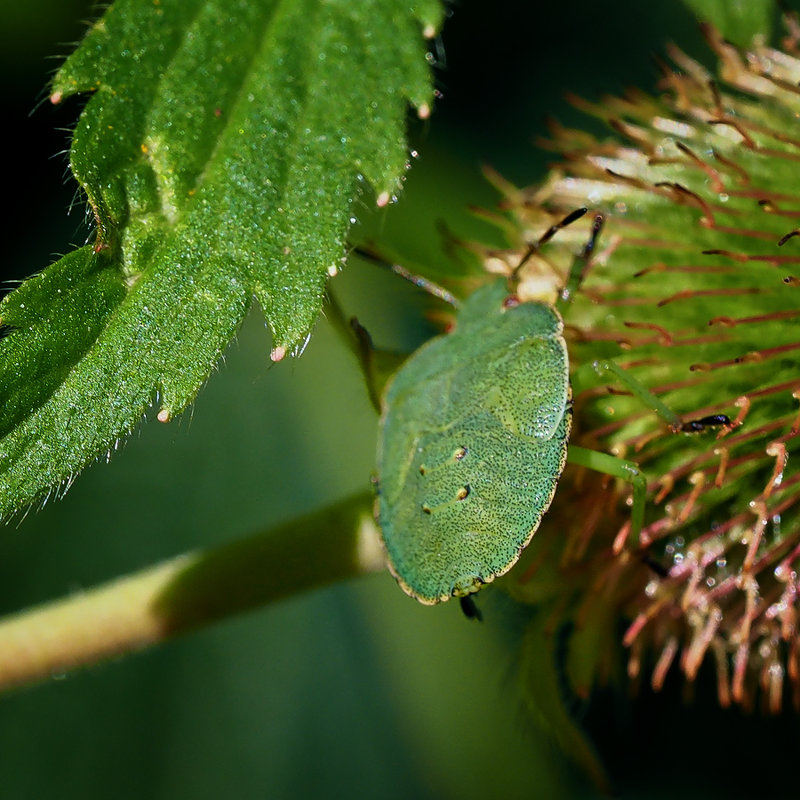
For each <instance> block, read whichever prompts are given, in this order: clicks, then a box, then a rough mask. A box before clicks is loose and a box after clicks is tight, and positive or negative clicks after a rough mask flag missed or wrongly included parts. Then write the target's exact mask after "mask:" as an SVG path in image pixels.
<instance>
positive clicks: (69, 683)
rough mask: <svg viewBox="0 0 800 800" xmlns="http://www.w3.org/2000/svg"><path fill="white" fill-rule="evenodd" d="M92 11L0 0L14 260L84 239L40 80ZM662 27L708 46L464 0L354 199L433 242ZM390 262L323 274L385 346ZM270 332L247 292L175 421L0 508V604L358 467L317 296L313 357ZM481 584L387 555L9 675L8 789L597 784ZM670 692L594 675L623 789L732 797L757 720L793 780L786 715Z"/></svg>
mask: <svg viewBox="0 0 800 800" xmlns="http://www.w3.org/2000/svg"><path fill="white" fill-rule="evenodd" d="M95 13H96V12H94V11H93V10H92V7H91V4H90V3H87V2H78V0H28V2H27V3H12V2H10V0H0V65H2V72H1V74H2V81H3V99H4V102H3V107H4V125H3V134H2V135H3V136H4V143H5V147H4V152H5V158H4V170H5V174H6V180H5V186H6V196H7V201H6V209H5V211H4V214H3V219H4V223H3V225H4V231H5V237H4V238H5V239H6V257H5V258H4V259H3V264H2V268H1V269H2V277H3V278H4V279H15V278H21V277H24V276H27V275H29V274H31V273H33V272H35V271H37V270H40V269H42V268H43V267H45V266H46V265H47V264H49V263H50V262H51V261H52V260H53V258H54V255H55V254H58V253H64V252H66V251H68V250H69V249H71V248H72V247H73V246H75V245H80V244H82V243H83V242H84V240H85V238H86V235H87V228H86V227H85V224H84V203H83V200H82V199H81V198H78V199H77V202H75V203H74V205H73V201H74V200H75V184H74V182H73V181H72V180H71V179H70V178H69V176H68V172H67V159H66V155H65V154H64V151H65V148H66V147H67V145H68V133H67V130H68V129H69V128H70V126H72V125H73V124H74V121H75V119H76V117H77V114H78V112H79V108H80V103H79V102H74V101H73V102H70V103H67V104H66V105H65V107H61V108H56V109H54V108H52V107H51V106H50V104H49V102H43V101H44V99H45V98H46V96H47V90H46V85H47V80H48V77H49V75H50V74H51V73H52V71H53V70H54V69H55V67H56V66H57V64H58V63H59V57H60V56H62V55H63V54H65V53H67V52H68V51H69V49H70V44H69V43H70V42H74V41H76V40H77V39H78V38H79V37H80V36H81V34H82V31H83V30H84V29H85V22H84V20H87V19H91V18H93V17H94V15H95ZM668 40H675V41H678V42H679V43H680V44H681V45H682V46H683V47H684V48H686V49H688V50H689V51H690V52H692V53H693V54H696V55H701V56H703V57H705V51H704V49H703V45H702V43H701V38H700V36H699V34H698V32H697V30H696V26H695V23H694V22H693V20H692V18H691V17H690V15H689V14H688V13H687V12H686V11H685V10H684V7H683V5H682V4H681V3H679V2H677V0H668V1H667V2H662V3H657V4H644V3H639V2H633V1H632V0H631V1H630V2H617V3H609V4H599V3H596V2H591V1H590V0H573V1H572V2H571V3H568V4H567V3H555V4H548V5H547V6H546V7H545V6H541V7H539V4H534V3H519V2H515V0H495V2H493V3H491V4H489V3H479V2H475V1H474V0H464V2H454V3H452V4H451V6H450V18H449V19H448V21H447V23H446V25H445V28H444V31H443V34H442V37H441V41H440V42H439V43H438V48H439V49H438V55H439V62H440V64H439V68H438V70H437V73H436V80H437V85H438V88H439V89H440V91H441V92H442V94H443V97H442V100H441V102H440V103H439V104H438V106H437V107H436V109H435V111H434V114H433V116H432V118H431V119H430V120H429V121H427V122H425V123H420V122H418V121H412V122H411V128H412V138H413V141H412V146H413V147H414V149H416V150H417V151H418V152H419V154H420V155H419V158H418V159H417V160H416V162H415V165H414V168H413V169H412V170H411V172H410V174H409V176H408V180H407V187H406V192H405V195H404V198H403V201H402V202H401V203H399V204H398V205H397V206H396V207H393V208H389V209H387V210H385V211H382V212H380V213H372V212H371V211H370V210H369V209H367V208H364V209H362V210H361V212H360V214H359V216H360V217H361V219H362V222H363V224H364V225H365V226H366V228H367V230H371V231H376V232H379V233H380V234H381V236H382V237H384V239H385V240H386V241H387V242H390V243H391V244H392V246H393V247H394V248H395V249H396V250H398V251H399V252H401V253H403V254H405V255H407V256H408V258H409V260H414V261H418V262H422V263H426V262H427V263H434V262H435V261H436V259H437V258H441V246H442V245H441V241H440V236H439V234H438V233H437V224H438V223H440V222H441V221H444V222H446V224H447V225H448V226H449V227H450V228H451V229H452V230H454V231H455V232H456V233H460V234H462V235H467V234H469V235H470V236H474V235H475V234H474V231H475V227H474V222H473V221H472V220H471V218H470V216H469V214H468V211H467V208H468V206H470V205H473V206H474V205H478V206H486V207H491V206H492V204H493V203H494V202H495V200H496V197H495V194H494V192H493V190H492V189H491V188H490V187H489V186H488V185H487V184H486V183H485V181H484V179H483V178H482V176H481V172H480V167H481V165H482V164H490V165H492V166H493V167H495V168H496V169H498V170H499V171H500V172H502V173H503V174H505V175H506V176H507V177H509V178H510V179H512V180H513V181H515V182H517V183H520V184H522V183H524V182H531V181H535V180H536V179H537V178H540V177H542V176H543V175H544V171H545V168H546V163H547V160H548V158H549V156H548V155H547V154H544V153H542V152H538V151H537V150H536V149H535V148H534V147H533V146H532V141H533V139H534V138H535V137H536V136H540V135H544V134H545V132H546V127H545V118H546V117H547V116H554V117H557V118H559V119H560V120H561V121H564V122H567V123H577V122H578V121H580V122H581V124H585V123H586V120H585V119H581V117H580V115H579V114H578V113H577V112H575V111H574V110H573V109H571V108H570V107H569V105H568V104H567V103H566V102H565V100H564V93H565V92H566V91H567V90H569V91H573V92H576V93H578V94H581V95H583V96H587V97H589V98H592V99H597V98H598V97H599V96H600V95H601V94H603V93H613V92H619V91H621V90H622V89H624V88H625V87H627V86H630V85H634V86H637V87H640V88H643V89H652V88H653V87H654V85H655V82H656V79H657V72H656V69H655V67H654V65H653V61H652V55H653V54H654V53H659V52H661V51H662V50H663V46H664V44H665V43H666V42H667V41H668ZM54 56H55V57H56V58H55V60H54V59H53V57H54ZM68 211H69V213H68ZM396 280H397V279H396V278H393V277H392V276H390V275H386V274H383V273H382V272H380V271H378V270H375V269H374V268H373V269H370V268H368V267H364V266H361V267H359V266H357V265H353V266H352V268H348V269H347V270H345V272H344V274H343V275H342V276H341V277H340V278H337V284H336V286H337V291H338V292H339V296H340V299H341V300H342V302H343V303H344V305H345V307H346V309H347V310H348V312H350V313H355V314H357V315H358V316H359V318H360V319H361V321H362V323H363V324H365V325H366V326H367V328H368V329H369V330H370V332H371V333H372V334H373V337H374V338H375V339H376V341H377V342H378V343H380V344H388V343H391V344H393V345H395V346H406V347H411V346H413V345H415V344H417V343H419V342H420V341H422V339H423V338H424V337H425V336H427V335H429V333H430V331H431V329H430V328H429V327H426V325H427V323H425V322H424V318H423V315H422V313H421V310H420V308H421V304H420V297H419V293H418V292H417V290H415V289H414V288H413V287H411V286H408V287H404V288H402V289H400V290H397V286H396ZM398 297H399V298H400V299H398ZM269 349H270V342H269V337H268V334H267V332H266V331H265V328H264V324H263V320H261V319H259V317H258V315H257V314H252V315H251V316H250V317H249V318H248V320H247V321H246V323H245V324H244V326H243V328H242V330H241V332H240V334H239V336H238V338H237V340H236V342H235V343H234V344H233V345H232V346H231V348H230V350H229V352H228V353H227V355H226V358H225V360H224V362H223V363H222V364H221V365H220V368H219V371H218V372H217V373H216V374H214V375H213V376H212V378H211V379H210V381H209V383H208V386H207V387H206V388H205V389H204V390H203V391H202V392H201V394H200V396H199V398H198V399H197V401H196V403H195V404H194V406H193V408H192V409H191V410H190V411H189V412H187V413H186V414H184V415H183V416H182V417H180V418H179V419H177V420H176V421H175V422H173V423H172V424H170V425H160V424H156V423H155V422H154V421H147V422H144V423H143V424H142V425H141V426H140V428H139V430H138V431H137V432H136V433H135V435H134V436H132V437H131V439H130V440H129V441H128V442H127V443H126V445H125V446H124V447H123V448H122V449H121V451H120V452H119V453H117V454H116V455H115V457H114V458H113V459H112V460H111V463H110V464H105V463H101V464H98V465H95V466H93V467H91V468H90V469H87V470H86V471H85V473H84V474H83V475H82V476H81V477H80V479H79V480H78V481H77V482H76V483H75V485H74V486H73V488H72V489H71V490H70V492H69V493H68V495H67V496H66V498H65V499H64V500H61V501H58V502H52V503H49V504H47V506H46V507H45V508H43V509H41V510H38V511H36V512H32V513H30V514H28V515H27V517H26V518H25V519H24V520H22V521H21V522H20V521H15V522H14V523H13V524H12V525H10V526H8V527H7V528H6V529H5V530H4V531H3V532H2V536H0V613H3V614H5V613H11V612H14V611H16V610H19V609H21V608H24V607H26V606H29V605H31V604H35V603H39V602H43V601H46V600H48V599H51V598H56V597H60V596H63V595H65V594H69V593H77V592H81V591H82V590H84V589H86V588H89V587H91V586H94V585H96V584H97V583H99V582H102V581H105V580H108V579H111V578H113V577H115V576H118V575H122V574H126V573H129V572H131V571H134V570H137V569H141V568H143V567H146V566H148V565H150V564H153V563H154V562H156V561H158V560H160V559H164V558H168V557H170V556H173V555H176V554H178V553H181V552H184V551H186V550H189V549H193V548H196V547H202V546H206V545H212V544H216V543H221V542H225V541H231V540H234V539H237V538H239V537H242V536H245V535H247V534H250V533H252V532H254V531H258V530H261V529H263V528H265V527H267V526H269V525H271V524H273V523H276V522H281V521H284V520H287V519H290V518H292V517H293V516H295V515H296V514H298V513H301V512H305V511H308V510H312V509H316V508H320V507H322V506H324V505H326V504H328V503H331V502H334V501H336V500H337V499H341V498H342V497H345V496H347V495H349V494H351V493H354V492H358V491H361V490H363V489H364V488H365V487H366V486H368V485H369V478H370V474H371V471H372V469H373V466H374V450H375V434H376V418H375V415H374V412H373V411H372V409H371V407H370V405H369V403H368V401H367V398H366V394H365V391H364V387H363V384H362V382H361V379H360V376H359V373H358V370H357V368H356V365H355V363H354V362H353V361H352V359H351V357H350V355H349V354H348V353H347V352H346V351H345V350H344V349H343V348H342V346H341V345H340V343H339V342H338V341H337V340H336V338H335V336H334V335H333V333H332V332H331V330H330V329H329V328H328V326H327V325H326V323H325V322H324V321H320V323H319V324H318V326H317V329H316V331H315V334H314V336H313V338H312V340H311V343H310V345H309V347H308V349H307V351H306V353H305V355H304V356H303V357H302V358H301V359H298V360H296V361H291V362H290V363H282V364H280V365H279V366H276V367H270V365H269V360H268V353H269ZM310 557H313V554H310ZM264 580H265V581H269V580H270V575H268V574H265V575H264ZM484 594H485V597H486V599H485V602H484V600H483V598H484V595H482V597H481V600H482V602H483V606H484V614H485V617H486V621H485V622H484V623H483V624H482V625H480V624H475V623H469V622H467V621H466V620H465V619H464V618H463V616H462V615H461V614H460V611H459V608H458V606H457V605H456V604H455V603H449V604H446V605H444V606H441V607H436V608H432V609H431V608H425V607H422V606H420V605H419V604H417V603H415V602H413V601H412V600H410V599H409V598H407V597H405V595H403V594H402V593H401V592H400V591H399V590H398V589H397V587H396V586H395V584H394V582H393V580H392V579H391V578H390V577H389V576H388V575H387V574H380V575H375V576H371V577H368V578H364V579H361V580H358V581H354V582H352V583H349V584H346V585H339V586H335V587H331V588H328V589H325V590H320V591H316V592H313V593H309V594H306V595H303V596H300V597H296V598H294V599H292V600H290V601H287V602H283V603H280V604H276V605H275V606H273V607H270V608H264V609H262V610H259V611H256V612H253V613H250V614H247V615H245V616H242V617H240V618H237V619H232V620H230V621H226V622H224V623H222V624H219V625H216V626H214V627H212V628H210V629H207V630H204V631H202V632H200V633H196V634H193V635H191V636H188V637H186V638H184V639H181V640H178V641H175V642H173V643H171V644H170V645H168V646H165V647H160V648H157V649H155V650H152V651H149V652H146V653H143V654H141V655H138V656H134V657H131V658H127V659H125V660H123V661H120V662H119V663H111V664H106V665H103V666H100V667H97V668H93V669H91V670H88V671H85V672H83V673H80V674H76V675H70V676H61V675H54V676H53V679H52V681H50V682H49V683H48V684H46V685H41V686H37V687H34V688H30V689H26V690H21V691H18V692H16V693H13V694H11V695H7V696H2V697H0V787H2V789H0V792H1V793H2V797H4V798H5V797H8V798H26V797H37V798H40V797H55V796H58V797H59V798H63V799H64V800H67V799H68V798H86V797H115V798H119V799H122V798H128V797H130V798H142V797H148V798H167V797H169V798H218V797H221V796H228V797H235V798H242V799H243V800H249V798H262V797H264V798H284V797H286V798H291V797H304V798H305V797H326V798H331V797H340V796H341V797H345V796H350V795H354V794H360V795H363V796H368V797H381V798H394V797H397V798H400V797H403V798H409V797H413V798H450V797H453V798H456V797H458V798H461V799H462V800H463V799H464V798H473V797H479V796H485V795H486V794H487V793H492V794H493V795H495V796H497V797H530V798H538V797H543V798H544V797H548V798H551V797H591V796H594V790H593V789H592V788H591V786H590V785H589V784H588V783H587V782H586V781H585V780H584V778H583V777H582V776H581V775H580V774H579V772H578V770H577V769H576V767H575V766H574V765H572V764H571V763H570V762H569V761H568V760H566V759H564V758H563V757H562V756H561V755H560V753H559V751H558V749H557V748H556V746H555V745H554V744H553V743H552V742H551V741H550V740H549V739H548V738H547V736H546V735H545V734H543V733H541V732H540V731H539V730H538V729H537V726H536V724H535V722H534V721H533V720H531V719H530V718H529V717H528V715H527V713H526V712H525V711H524V710H523V708H522V705H521V702H520V699H519V690H518V687H517V683H518V678H517V676H516V674H515V671H514V652H515V649H514V648H515V645H516V643H517V641H518V635H519V631H518V630H516V629H515V626H514V622H513V614H507V613H505V608H504V602H505V601H504V598H503V596H502V595H501V594H499V593H498V592H495V591H494V590H492V589H490V590H487V591H486V592H485V593H484ZM681 693H682V687H680V686H670V687H668V689H667V690H666V691H665V693H664V694H663V695H662V696H660V697H656V698H652V697H650V698H645V699H644V700H643V701H641V702H640V703H639V704H637V705H636V706H635V707H634V708H631V707H628V706H625V705H624V704H622V705H620V704H618V703H617V701H615V700H614V699H613V698H610V699H609V698H606V700H605V701H604V704H601V706H600V710H595V711H594V712H593V715H591V718H590V719H589V720H588V721H589V722H590V724H591V725H592V727H593V730H594V731H595V733H596V734H598V733H599V743H600V746H601V749H603V750H604V754H605V755H606V757H607V758H608V759H609V764H610V766H611V770H612V773H613V775H614V776H615V777H616V779H617V786H618V788H619V789H620V792H621V794H622V795H623V796H625V797H670V796H674V794H675V792H676V791H678V790H679V791H681V793H682V794H684V795H688V796H698V797H699V796H709V794H714V793H715V791H718V792H720V796H721V795H722V794H724V795H725V796H728V797H731V796H743V795H744V794H745V793H746V792H748V791H751V788H748V786H747V780H746V775H742V771H741V770H740V768H739V767H738V764H740V763H748V762H750V761H751V759H752V758H753V751H752V748H753V747H754V746H756V745H755V744H754V742H756V741H762V742H764V743H765V744H767V743H768V744H769V747H770V749H769V754H770V757H771V758H773V759H774V762H773V763H774V769H770V770H766V771H765V772H760V773H759V774H758V776H757V780H756V776H752V777H753V781H754V785H757V786H759V787H760V788H761V789H765V787H766V795H767V796H779V795H782V794H783V793H782V792H781V787H782V786H783V785H784V784H783V783H782V781H783V777H784V776H785V775H786V774H787V772H788V771H787V770H785V764H786V763H787V762H784V761H782V758H781V756H782V755H783V754H784V753H786V754H787V755H786V758H787V759H788V758H789V756H788V753H790V752H796V744H797V738H796V734H797V731H796V724H795V721H794V719H793V718H784V719H783V720H778V721H770V722H764V721H761V720H759V719H758V718H757V717H756V718H753V719H747V718H745V717H742V715H740V714H739V713H738V712H735V713H734V712H730V713H728V714H723V713H721V712H718V711H717V710H716V709H715V706H714V704H713V702H709V703H702V702H701V703H700V705H699V707H698V706H695V707H691V706H689V705H684V704H683V703H682V700H681ZM574 710H576V711H578V710H579V709H574ZM722 731H727V734H728V735H726V734H724V733H722ZM715 743H716V744H717V745H718V746H717V747H715V746H714V744H715ZM785 796H790V792H788V791H787V793H786V795H785Z"/></svg>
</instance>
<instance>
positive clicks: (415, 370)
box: [378, 279, 571, 604]
mask: <svg viewBox="0 0 800 800" xmlns="http://www.w3.org/2000/svg"><path fill="white" fill-rule="evenodd" d="M570 419H571V416H570V387H569V367H568V359H567V348H566V344H565V342H564V337H563V324H562V321H561V318H560V316H559V315H558V312H557V311H556V310H555V309H553V308H552V307H550V306H547V305H543V304H541V303H519V302H518V301H516V298H514V297H513V296H509V290H508V284H507V281H506V280H505V279H501V280H497V281H495V282H493V283H491V284H489V285H487V286H485V287H483V288H482V289H479V290H478V291H476V292H475V293H474V294H473V295H471V296H470V297H469V299H468V300H467V301H466V302H465V303H464V304H463V306H462V307H461V308H460V310H459V314H458V319H457V325H456V328H455V330H454V331H453V332H451V333H449V334H446V335H444V336H440V337H438V338H436V339H433V340H432V341H430V342H429V343H428V344H426V345H425V346H423V347H422V348H421V349H420V350H418V351H417V352H416V353H415V354H414V355H413V356H412V357H411V358H409V360H408V361H406V362H405V364H404V365H403V366H402V368H401V369H400V370H399V372H398V373H397V375H396V376H395V377H394V379H393V380H392V382H391V383H390V385H389V386H388V388H387V391H386V395H385V398H384V408H383V416H382V435H381V440H380V444H379V452H378V474H379V475H380V491H379V497H378V521H379V523H380V527H381V530H382V535H383V540H384V544H385V546H386V551H387V554H388V559H389V565H390V569H391V571H392V573H393V574H394V575H395V577H396V578H397V580H398V582H399V584H400V586H401V587H402V588H403V589H404V590H405V591H406V592H407V593H408V594H409V595H411V596H412V597H415V598H416V599H417V600H419V601H420V602H422V603H426V604H432V603H437V602H440V601H442V600H447V599H448V598H450V597H452V596H464V595H467V594H469V593H471V592H475V591H477V590H478V589H480V587H481V586H482V585H483V584H485V583H488V582H490V581H492V580H493V579H494V578H496V577H497V576H498V575H502V574H503V573H505V572H507V571H508V570H509V569H510V568H511V567H512V566H513V564H514V563H515V562H516V561H517V559H518V558H519V555H520V552H521V551H522V549H523V548H524V547H525V545H527V544H528V542H529V541H530V539H531V537H532V536H533V534H534V532H535V531H536V528H537V527H538V526H539V522H540V521H541V518H542V515H543V514H544V513H545V511H546V510H547V508H548V506H549V505H550V501H551V500H552V499H553V494H554V492H555V488H556V484H557V483H558V479H559V477H560V475H561V471H562V469H563V467H564V462H565V460H566V455H567V438H568V435H569V428H570Z"/></svg>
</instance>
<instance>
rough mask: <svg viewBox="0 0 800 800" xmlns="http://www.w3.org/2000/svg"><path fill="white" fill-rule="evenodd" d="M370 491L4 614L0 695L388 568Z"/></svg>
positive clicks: (0, 622) (0, 635)
mask: <svg viewBox="0 0 800 800" xmlns="http://www.w3.org/2000/svg"><path fill="white" fill-rule="evenodd" d="M371 505H372V497H371V495H370V494H369V493H364V494H360V495H357V496H355V497H352V498H350V499H348V500H345V501H343V502H341V503H339V504H338V505H336V506H333V507H330V508H327V509H324V510H322V511H319V512H316V513H314V514H310V515H308V516H306V517H302V518H300V519H297V520H293V521H291V522H289V523H286V524H284V525H280V526H278V527H276V528H272V529H270V530H268V531H265V532H263V533H260V534H257V535H255V536H252V537H250V538H247V539H244V540H240V541H237V542H232V543H231V544H227V545H223V546H221V547H217V548H213V549H210V550H202V551H196V552H193V553H188V554H184V555H181V556H178V557H177V558H174V559H172V560H170V561H167V562H164V563H162V564H159V565H157V566H155V567H151V568H149V569H146V570H144V571H142V572H138V573H136V574H134V575H131V576H128V577H125V578H120V579H118V580H115V581H112V582H110V583H108V584H105V585H104V586H100V587H98V588H96V589H93V590H91V591H88V592H85V593H82V594H80V595H75V596H72V597H69V598H66V599H61V600H57V601H55V602H52V603H48V604H46V605H42V606H39V607H36V608H32V609H29V610H27V611H23V612H20V613H19V614H15V615H13V616H11V617H8V618H6V619H4V620H0V691H2V690H6V689H9V688H11V687H15V686H20V685H23V684H28V683H34V682H36V681H40V680H44V679H46V678H48V677H51V676H53V675H57V674H61V673H64V672H67V671H69V670H73V669H76V668H77V667H82V666H86V665H89V664H95V663H97V662H99V661H102V660H105V659H108V658H112V657H118V656H120V655H123V654H125V653H129V652H132V651H134V650H139V649H142V648H144V647H148V646H150V645H153V644H156V643H158V642H162V641H164V640H166V639H170V638H172V637H174V636H177V635H179V634H182V633H185V632H187V631H190V630H193V629H195V628H198V627H201V626H204V625H207V624H209V623H211V622H214V621H215V620H218V619H221V618H224V617H228V616H230V615H232V614H235V613H237V612H240V611H245V610H248V609H252V608H255V607H257V606H259V605H263V604H264V603H268V602H271V601H274V600H278V599H280V598H282V597H286V596H288V595H292V594H296V593H298V592H300V591H303V590H306V589H311V588H316V587H319V586H323V585H325V584H327V583H331V582H333V581H338V580H343V579H347V578H352V577H355V576H357V575H361V574H364V573H366V572H372V571H376V570H379V569H381V568H382V567H383V565H384V558H383V552H382V550H381V547H380V544H379V539H378V534H377V529H376V527H375V523H374V521H373V517H372V510H371Z"/></svg>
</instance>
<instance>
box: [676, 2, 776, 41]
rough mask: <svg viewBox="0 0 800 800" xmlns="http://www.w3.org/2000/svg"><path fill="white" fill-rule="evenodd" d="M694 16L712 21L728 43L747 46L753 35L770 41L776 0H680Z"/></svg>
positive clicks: (705, 20) (704, 20)
mask: <svg viewBox="0 0 800 800" xmlns="http://www.w3.org/2000/svg"><path fill="white" fill-rule="evenodd" d="M683 1H684V3H685V4H686V5H687V6H688V7H689V10H690V11H692V12H693V13H694V14H695V16H697V17H698V18H699V19H701V20H702V21H703V22H710V23H712V24H713V25H714V26H715V27H716V28H717V29H718V30H719V31H720V33H721V34H722V36H723V37H724V38H725V39H727V40H728V41H729V42H733V44H736V45H738V46H739V47H747V46H749V45H751V44H752V43H753V38H754V37H756V36H764V37H766V39H767V40H769V37H770V34H771V33H772V20H773V17H774V15H775V0H683Z"/></svg>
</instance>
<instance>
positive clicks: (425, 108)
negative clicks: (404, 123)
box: [417, 103, 431, 119]
mask: <svg viewBox="0 0 800 800" xmlns="http://www.w3.org/2000/svg"><path fill="white" fill-rule="evenodd" d="M430 115H431V107H430V105H429V104H428V103H422V105H420V106H419V107H418V108H417V116H418V117H419V118H420V119H428V117H430Z"/></svg>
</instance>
